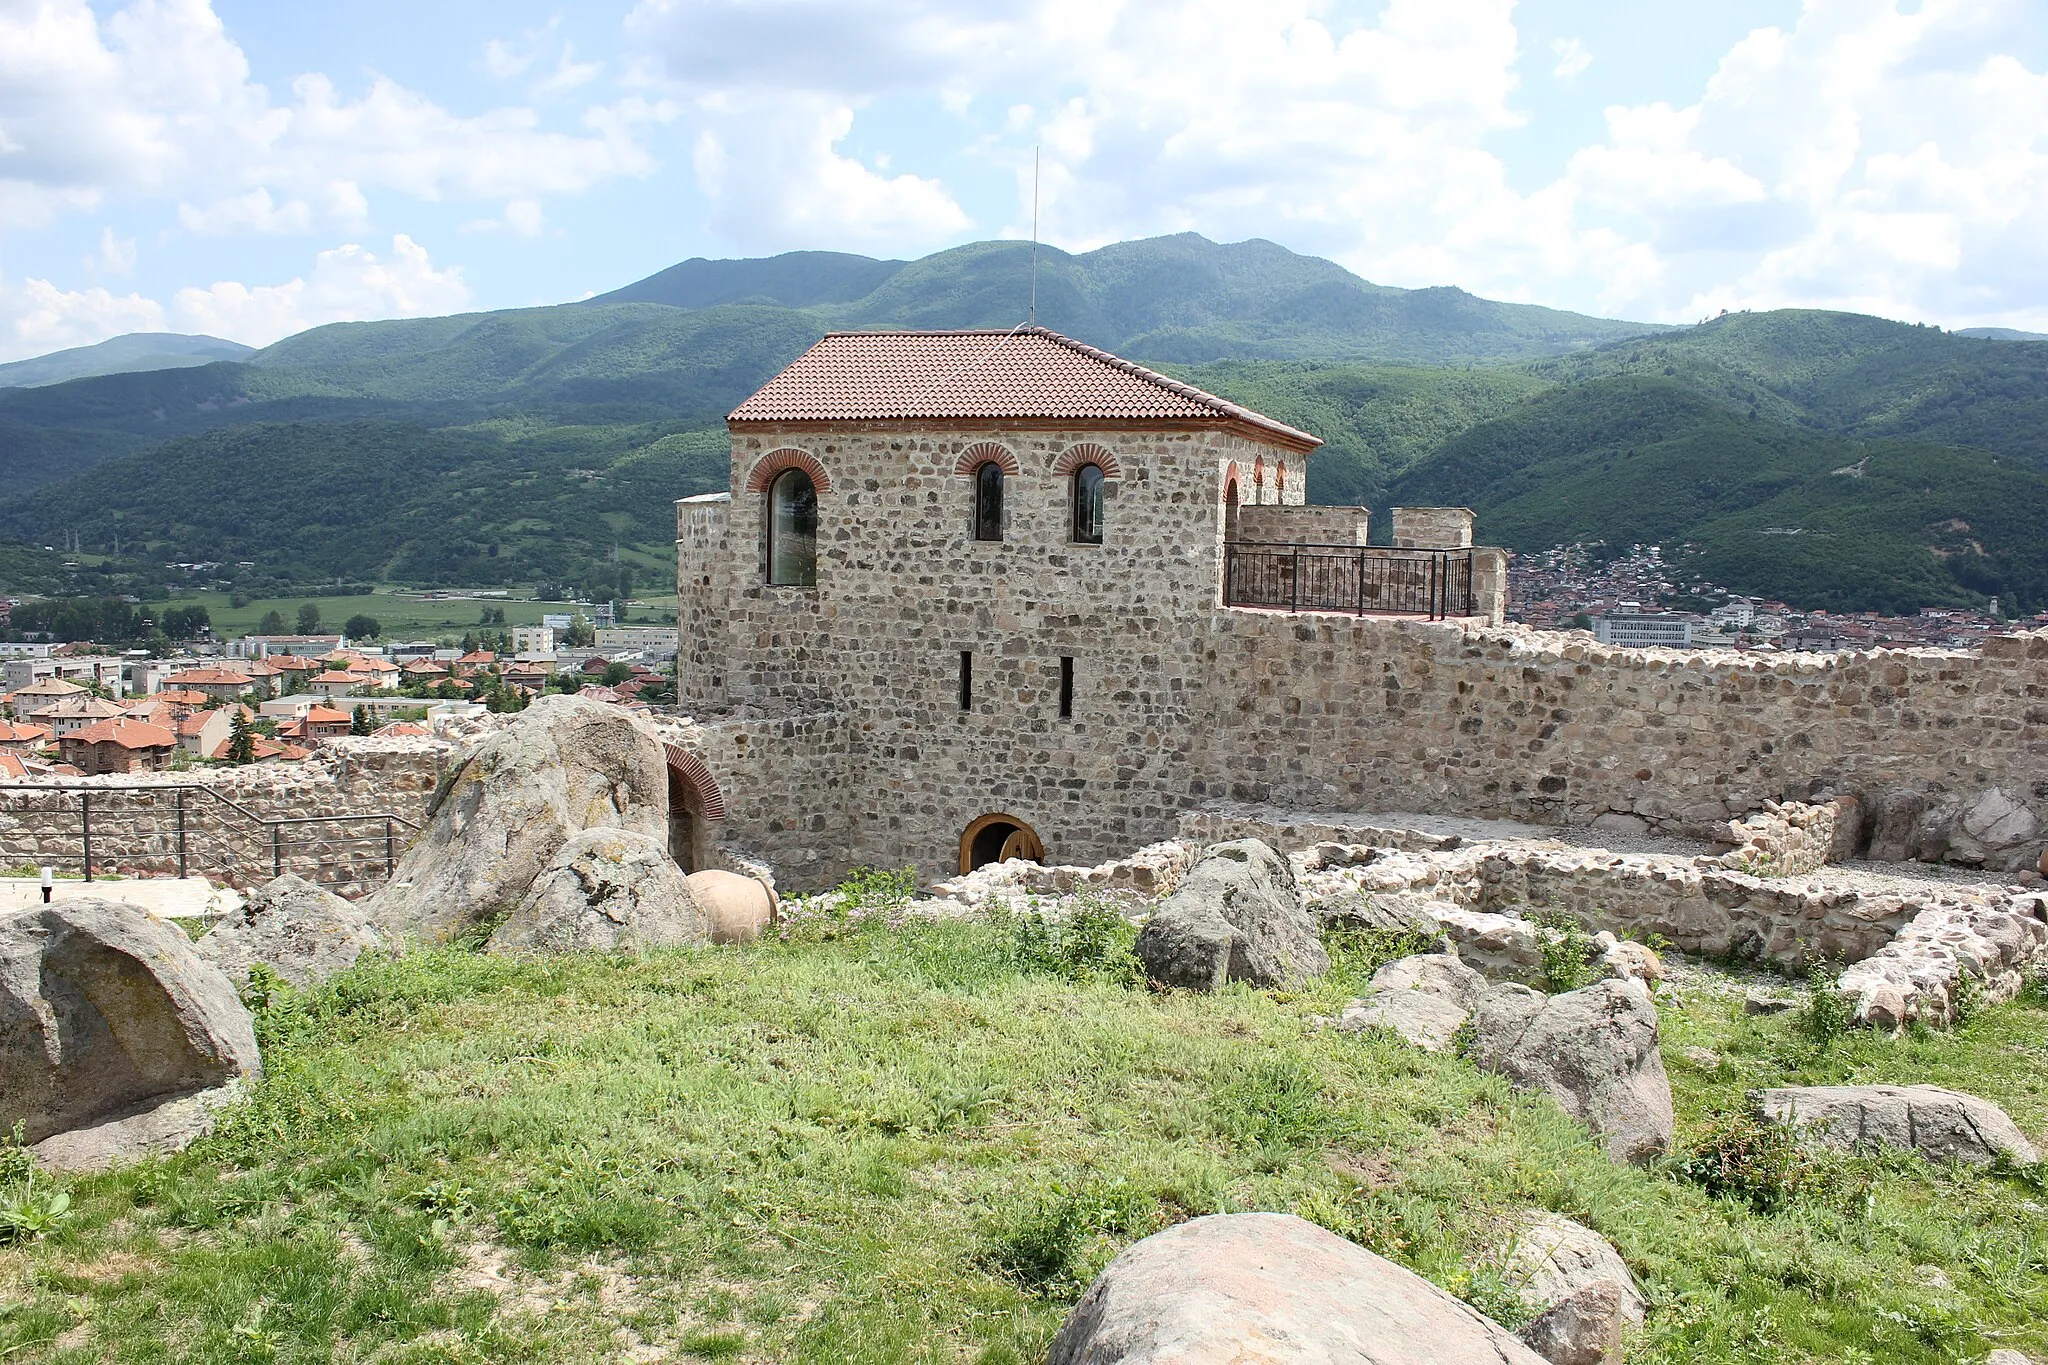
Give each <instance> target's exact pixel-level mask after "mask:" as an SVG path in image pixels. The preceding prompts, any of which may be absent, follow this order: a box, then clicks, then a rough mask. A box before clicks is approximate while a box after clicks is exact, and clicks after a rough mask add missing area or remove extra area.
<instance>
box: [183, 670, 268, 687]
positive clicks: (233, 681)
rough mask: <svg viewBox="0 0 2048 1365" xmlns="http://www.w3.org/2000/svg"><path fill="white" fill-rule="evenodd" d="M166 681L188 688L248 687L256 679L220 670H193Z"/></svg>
mask: <svg viewBox="0 0 2048 1365" xmlns="http://www.w3.org/2000/svg"><path fill="white" fill-rule="evenodd" d="M165 681H166V682H169V683H174V684H183V685H184V686H187V687H246V686H248V685H249V684H250V683H251V682H253V681H255V679H253V678H251V677H250V676H249V675H248V674H247V673H230V672H228V671H227V670H225V669H220V668H193V669H187V670H186V671H185V672H183V673H173V674H171V676H170V677H169V678H167V679H165Z"/></svg>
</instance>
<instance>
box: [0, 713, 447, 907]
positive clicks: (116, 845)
mask: <svg viewBox="0 0 2048 1365" xmlns="http://www.w3.org/2000/svg"><path fill="white" fill-rule="evenodd" d="M453 753H454V746H452V745H450V744H448V743H445V742H443V741H440V740H434V739H421V738H392V739H378V738H375V737H364V738H354V739H346V740H337V741H335V742H334V743H333V744H332V745H331V746H330V747H327V748H323V749H322V750H321V751H320V752H319V753H317V754H316V755H315V756H314V757H312V758H310V759H307V760H305V761H303V762H299V763H262V764H253V765H250V766H248V767H244V768H207V769H199V770H194V771H191V772H185V773H169V772H166V773H149V774H135V775H123V776H111V775H110V776H106V777H74V778H64V779H61V780H60V781H58V782H53V783H52V784H51V789H49V790H35V789H12V790H6V791H0V866H9V867H12V866H18V865H22V864H36V865H40V864H50V865H53V866H55V867H57V868H58V869H59V870H61V871H65V872H78V871H81V870H82V868H83V856H82V855H83V839H82V835H83V828H82V826H83V820H82V817H81V813H80V809H79V807H80V794H81V792H83V793H86V794H89V796H90V804H91V818H92V845H93V866H94V870H95V872H97V873H101V874H105V873H121V874H127V875H146V876H176V875H177V873H178V870H179V857H178V850H179V846H180V842H181V841H180V837H179V828H180V823H181V817H180V812H179V807H180V797H179V794H178V792H177V790H176V788H177V787H178V786H180V785H185V786H190V785H195V784H204V785H205V786H207V787H210V788H212V789H213V790H214V791H215V792H217V793H219V794H220V795H221V796H223V797H225V798H227V801H228V802H232V803H233V805H232V806H230V805H229V804H227V802H223V801H219V800H215V799H213V798H211V797H209V796H206V795H205V794H203V793H200V792H186V793H185V794H184V796H183V799H182V804H183V808H184V809H183V816H182V824H183V829H184V835H183V840H182V842H183V846H184V849H185V855H186V857H185V864H186V868H187V870H189V871H190V872H191V873H192V874H193V875H199V876H207V877H211V878H212V879H214V880H215V881H220V882H226V883H228V884H230V885H234V886H239V887H243V888H245V889H246V888H249V887H253V886H257V885H260V884H262V883H263V882H266V881H268V880H270V878H271V877H272V876H273V875H274V874H275V873H276V872H277V871H278V870H280V869H281V870H283V871H285V872H296V873H298V874H299V875H301V876H304V877H308V878H313V879H317V880H319V881H321V882H322V883H323V884H325V885H328V886H329V887H331V888H332V889H334V890H336V891H338V892H340V893H341V894H343V895H357V894H361V893H362V892H364V891H367V890H369V889H370V888H371V887H372V886H374V885H375V884H377V883H378V882H380V881H381V880H382V879H383V875H384V868H385V860H386V856H387V853H389V854H390V855H391V856H393V857H395V856H396V855H397V854H398V853H402V852H404V850H405V845H406V843H407V842H408V841H409V840H410V838H411V836H412V833H413V831H412V830H410V829H407V828H406V827H405V826H404V825H403V824H393V825H391V826H390V827H389V828H388V829H387V826H386V823H385V822H384V821H381V820H377V819H374V818H362V819H353V820H341V819H332V818H327V819H322V820H320V821H319V822H318V823H314V824H310V825H305V826H297V827H293V826H287V827H283V828H280V829H278V830H277V831H276V832H275V834H274V835H273V833H272V832H271V831H270V830H267V829H265V828H264V827H262V826H261V825H260V824H259V823H258V822H259V821H260V820H295V819H302V818H305V817H342V816H361V817H370V816H374V815H379V814H386V813H388V814H391V815H395V816H398V817H400V818H401V819H402V820H406V821H410V822H412V824H414V825H418V824H420V823H421V822H422V821H423V820H424V819H425V816H426V810H427V806H428V804H429V802H430V801H431V800H432V798H433V794H434V790H435V788H436V786H437V785H438V784H439V782H440V779H441V777H442V775H443V774H444V773H445V772H446V771H447V769H448V767H449V766H450V763H451V756H452V755H453ZM127 786H134V787H138V788H140V789H139V790H133V791H124V790H118V788H121V787H127ZM60 787H61V790H60V789H58V788H60Z"/></svg>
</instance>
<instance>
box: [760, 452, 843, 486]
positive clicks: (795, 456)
mask: <svg viewBox="0 0 2048 1365" xmlns="http://www.w3.org/2000/svg"><path fill="white" fill-rule="evenodd" d="M785 469H801V470H802V471H803V472H804V473H806V474H808V475H810V476H811V487H813V488H815V489H816V490H817V491H818V492H820V493H830V492H831V491H832V476H831V475H830V474H827V473H826V472H825V466H823V465H821V464H819V463H818V459H817V457H816V456H815V455H813V454H811V452H810V451H808V450H798V449H796V448H795V447H794V446H784V447H783V448H782V449H781V450H771V451H769V452H768V453H767V454H766V455H763V456H762V457H761V458H760V459H759V460H757V461H755V462H754V469H753V472H752V473H750V474H748V475H747V491H748V492H749V493H765V492H767V491H768V485H769V484H771V483H773V482H775V476H776V475H777V474H780V473H781V472H782V471H783V470H785Z"/></svg>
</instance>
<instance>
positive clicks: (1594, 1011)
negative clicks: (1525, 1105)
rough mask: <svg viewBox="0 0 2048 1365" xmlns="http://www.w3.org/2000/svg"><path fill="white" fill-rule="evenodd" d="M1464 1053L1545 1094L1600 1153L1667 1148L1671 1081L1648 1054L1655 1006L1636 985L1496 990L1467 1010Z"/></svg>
mask: <svg viewBox="0 0 2048 1365" xmlns="http://www.w3.org/2000/svg"><path fill="white" fill-rule="evenodd" d="M1472 1023H1473V1030H1474V1038H1473V1048H1472V1059H1473V1060H1474V1061H1475V1062H1477V1063H1478V1065H1479V1066H1480V1068H1481V1069H1483V1070H1486V1071H1492V1072H1495V1073H1496V1074H1498V1075H1502V1076H1505V1077H1507V1078H1508V1080H1509V1081H1511V1082H1512V1083H1513V1084H1514V1085H1515V1087H1516V1088H1517V1089H1522V1090H1535V1091H1540V1092H1542V1093H1544V1094H1547V1095H1549V1096H1550V1097H1551V1098H1552V1099H1554V1100H1556V1101H1557V1103H1558V1106H1559V1107H1560V1108H1562V1109H1563V1110H1564V1111H1565V1112H1566V1113H1567V1114H1570V1115H1571V1116H1572V1117H1573V1118H1576V1119H1578V1120H1580V1121H1581V1122H1583V1123H1584V1124H1585V1125H1586V1126H1587V1127H1588V1128H1590V1129H1592V1130H1593V1133H1594V1135H1595V1136H1597V1137H1598V1138H1599V1139H1600V1141H1601V1144H1602V1145H1603V1146H1604V1147H1605V1148H1606V1149H1607V1155H1608V1156H1609V1158H1611V1159H1612V1160H1614V1161H1617V1162H1630V1163H1637V1164H1640V1163H1642V1162H1646V1161H1648V1160H1650V1159H1651V1158H1653V1157H1656V1156H1659V1155H1661V1154H1662V1153H1664V1152H1666V1151H1668V1150H1669V1149H1670V1147H1671V1130H1672V1112H1671V1082H1670V1080H1669V1079H1668V1078H1667V1077H1666V1076H1665V1074H1664V1061H1663V1058H1662V1057H1661V1056H1660V1055H1659V1054H1658V1051H1657V1007H1656V1006H1655V1005H1654V1004H1653V1003H1651V1000H1650V992H1649V989H1648V988H1647V987H1646V986H1644V985H1643V983H1642V982H1640V981H1600V982H1596V983H1595V984H1593V985H1591V986H1588V987H1586V988H1585V989H1583V990H1576V991H1568V992H1566V993H1565V994H1562V995H1553V996H1548V997H1546V996H1544V995H1542V994H1541V993H1539V992H1537V991H1532V990H1529V989H1527V988H1526V987H1521V986H1512V985H1509V986H1496V987H1495V988H1493V989H1492V990H1490V991H1488V992H1487V994H1486V996H1485V997H1484V998H1483V999H1482V1000H1481V1001H1480V1002H1479V1007H1478V1008H1477V1009H1476V1010H1474V1011H1473V1015H1472Z"/></svg>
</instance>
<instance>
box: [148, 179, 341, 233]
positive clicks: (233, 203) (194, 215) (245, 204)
mask: <svg viewBox="0 0 2048 1365" xmlns="http://www.w3.org/2000/svg"><path fill="white" fill-rule="evenodd" d="M178 222H179V223H180V224H182V225H183V226H184V228H185V230H186V231H187V232H197V233H200V234H201V235H203V236H209V237H211V236H220V235H223V234H226V233H240V232H271V233H298V232H306V231H309V230H311V228H312V226H313V210H312V209H311V208H310V207H309V206H308V205H307V203H306V201H305V200H303V199H294V200H291V201H290V202H289V203H284V204H280V203H277V202H276V201H275V200H273V199H272V198H271V197H270V191H269V190H267V189H265V188H263V187H262V186H261V185H258V186H257V187H256V188H255V189H253V190H250V191H249V192H248V193H247V194H237V195H231V196H230V197H228V198H226V199H218V200H215V201H214V202H213V203H211V204H208V205H207V206H206V207H205V208H198V207H195V206H194V205H191V204H180V205H178Z"/></svg>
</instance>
